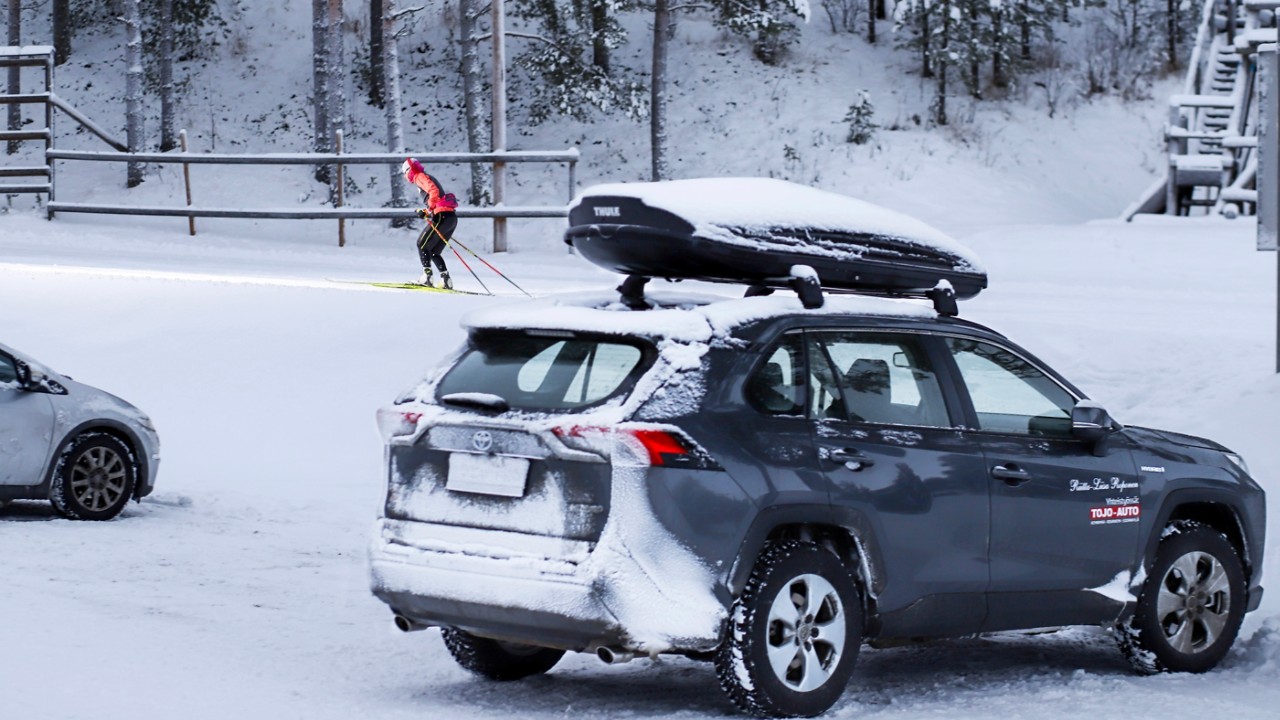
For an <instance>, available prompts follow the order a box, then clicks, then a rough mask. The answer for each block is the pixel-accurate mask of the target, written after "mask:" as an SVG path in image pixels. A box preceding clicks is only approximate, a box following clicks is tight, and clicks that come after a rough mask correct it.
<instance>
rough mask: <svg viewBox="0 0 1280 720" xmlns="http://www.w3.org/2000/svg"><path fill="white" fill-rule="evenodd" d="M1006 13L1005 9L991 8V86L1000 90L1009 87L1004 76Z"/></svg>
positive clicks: (1007, 79)
mask: <svg viewBox="0 0 1280 720" xmlns="http://www.w3.org/2000/svg"><path fill="white" fill-rule="evenodd" d="M1004 13H1005V10H1004V8H1003V7H992V8H991V38H992V42H991V84H992V85H995V86H996V87H998V88H1005V87H1009V78H1007V77H1005V74H1004V49H1005V42H1004Z"/></svg>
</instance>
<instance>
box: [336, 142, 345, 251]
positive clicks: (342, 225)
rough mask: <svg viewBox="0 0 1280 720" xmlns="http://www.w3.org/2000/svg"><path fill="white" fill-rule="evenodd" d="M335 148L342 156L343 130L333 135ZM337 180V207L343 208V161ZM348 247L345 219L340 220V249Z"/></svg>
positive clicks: (339, 164) (339, 167) (339, 162)
mask: <svg viewBox="0 0 1280 720" xmlns="http://www.w3.org/2000/svg"><path fill="white" fill-rule="evenodd" d="M333 146H334V148H335V154H337V155H341V154H342V130H341V129H339V130H338V131H337V132H335V133H334V134H333ZM337 178H338V194H337V201H336V207H338V208H341V207H342V201H343V194H342V185H343V179H342V161H338V174H337ZM346 245H347V221H346V220H345V219H343V218H338V247H346Z"/></svg>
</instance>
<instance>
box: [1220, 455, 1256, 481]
mask: <svg viewBox="0 0 1280 720" xmlns="http://www.w3.org/2000/svg"><path fill="white" fill-rule="evenodd" d="M1222 454H1223V455H1226V456H1227V459H1228V460H1230V461H1231V464H1232V465H1235V466H1236V467H1238V468H1240V471H1241V472H1243V473H1244V474H1245V475H1249V477H1253V475H1251V474H1250V473H1249V463H1246V462H1245V461H1244V458H1242V457H1240V456H1239V455H1237V454H1235V453H1233V452H1224V453H1222Z"/></svg>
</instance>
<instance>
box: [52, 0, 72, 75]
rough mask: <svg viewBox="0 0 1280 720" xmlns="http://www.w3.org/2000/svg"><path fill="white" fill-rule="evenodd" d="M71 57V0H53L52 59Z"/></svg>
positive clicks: (63, 59) (59, 62) (59, 63)
mask: <svg viewBox="0 0 1280 720" xmlns="http://www.w3.org/2000/svg"><path fill="white" fill-rule="evenodd" d="M70 58H71V0H53V61H54V63H55V64H57V65H61V64H62V63H64V62H66V61H67V60H68V59H70Z"/></svg>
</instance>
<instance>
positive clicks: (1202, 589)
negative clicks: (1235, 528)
mask: <svg viewBox="0 0 1280 720" xmlns="http://www.w3.org/2000/svg"><path fill="white" fill-rule="evenodd" d="M1174 529H1175V532H1173V533H1172V534H1170V535H1168V536H1167V537H1166V538H1164V539H1163V540H1161V541H1160V547H1159V549H1158V550H1157V551H1156V560H1155V564H1154V565H1152V567H1151V573H1150V575H1149V576H1148V577H1147V581H1146V582H1145V583H1144V584H1143V587H1142V595H1141V596H1140V597H1139V598H1138V606H1137V608H1136V609H1135V610H1134V614H1133V617H1132V618H1130V619H1129V621H1128V622H1127V623H1125V624H1124V625H1123V626H1121V627H1120V632H1119V636H1118V638H1119V643H1120V649H1121V651H1123V652H1124V654H1125V656H1126V657H1128V658H1129V661H1130V662H1131V663H1133V666H1134V667H1135V668H1137V669H1138V670H1139V671H1140V672H1143V673H1157V672H1196V673H1199V672H1205V671H1207V670H1211V669H1213V668H1214V667H1215V666H1216V665H1217V664H1218V663H1219V662H1220V661H1221V660H1222V658H1223V657H1225V656H1226V654H1227V651H1228V650H1230V649H1231V644H1232V643H1233V642H1235V639H1236V634H1237V633H1238V632H1239V631H1240V621H1241V620H1242V619H1243V618H1244V602H1245V598H1244V569H1243V567H1242V566H1241V563H1240V557H1239V556H1238V555H1236V551H1235V548H1234V547H1232V545H1231V543H1230V542H1229V541H1228V540H1227V538H1226V537H1224V536H1223V535H1222V533H1220V532H1218V531H1217V530H1214V529H1213V528H1211V527H1209V526H1207V525H1202V524H1200V523H1195V522H1183V523H1179V524H1178V525H1175V526H1174Z"/></svg>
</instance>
